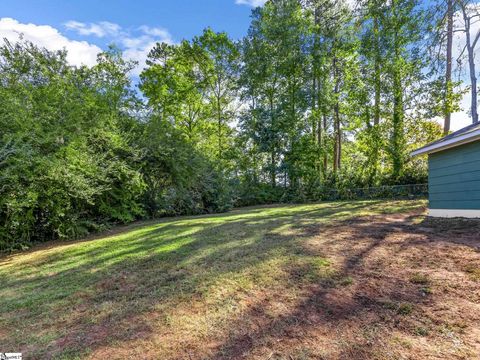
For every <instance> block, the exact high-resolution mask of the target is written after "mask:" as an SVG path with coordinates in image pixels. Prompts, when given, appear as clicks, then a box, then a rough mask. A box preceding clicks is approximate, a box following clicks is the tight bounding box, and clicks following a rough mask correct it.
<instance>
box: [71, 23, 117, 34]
mask: <svg viewBox="0 0 480 360" xmlns="http://www.w3.org/2000/svg"><path fill="white" fill-rule="evenodd" d="M65 27H66V28H67V29H68V30H72V31H76V32H77V33H78V34H80V35H86V36H88V35H94V36H97V37H100V38H102V37H105V36H107V35H110V36H118V35H119V34H120V29H121V28H120V25H118V24H114V23H111V22H108V21H101V22H99V23H89V24H86V23H82V22H79V21H74V20H70V21H68V22H66V23H65Z"/></svg>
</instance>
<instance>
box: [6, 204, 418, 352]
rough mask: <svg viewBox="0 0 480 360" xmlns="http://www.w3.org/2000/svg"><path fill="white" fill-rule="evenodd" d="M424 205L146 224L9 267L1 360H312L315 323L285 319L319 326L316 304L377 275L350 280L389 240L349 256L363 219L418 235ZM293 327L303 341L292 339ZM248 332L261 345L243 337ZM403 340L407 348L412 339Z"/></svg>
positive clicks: (10, 262) (47, 249)
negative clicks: (7, 356) (4, 359)
mask: <svg viewBox="0 0 480 360" xmlns="http://www.w3.org/2000/svg"><path fill="white" fill-rule="evenodd" d="M424 206H425V203H424V202H423V201H408V202H407V201H391V202H385V201H372V202H338V203H322V204H311V205H300V206H299V205H295V206H294V205H287V206H271V207H253V208H245V209H239V210H235V211H232V212H230V213H226V214H220V215H208V216H197V217H179V218H169V219H162V220H159V221H156V222H147V223H139V224H135V225H132V226H129V227H126V228H124V229H120V231H117V232H116V233H115V234H111V235H109V234H106V235H104V236H99V237H97V238H95V239H87V240H85V241H79V242H66V243H59V242H55V243H51V244H45V245H41V246H39V247H38V248H35V249H32V250H31V251H28V252H25V253H17V254H13V255H9V256H4V257H2V258H0V344H1V348H0V351H11V352H16V351H22V352H23V353H24V356H25V358H34V359H44V358H65V359H74V358H89V357H90V358H95V359H96V358H109V359H110V358H135V357H136V358H151V359H160V358H162V359H167V358H171V359H179V358H185V359H189V358H191V359H197V358H240V357H243V356H245V357H246V358H256V356H258V358H266V357H268V356H269V355H271V356H272V358H275V356H277V357H278V358H283V357H281V356H283V355H282V354H288V356H292V358H295V359H297V358H302V357H301V356H304V357H303V358H313V355H311V354H313V353H312V351H315V350H312V342H311V341H313V340H312V339H315V338H316V337H318V336H320V335H319V334H317V333H315V334H314V333H310V331H311V329H310V328H309V326H308V324H303V322H300V323H299V324H297V325H298V326H297V325H296V324H295V323H290V322H289V321H291V322H295V321H296V320H294V319H296V318H299V316H298V314H297V315H295V316H293V315H292V316H291V319H290V318H288V319H284V316H285V314H296V312H298V311H305V318H307V317H310V316H311V317H312V320H311V321H312V322H313V321H315V320H314V315H315V314H313V313H312V311H311V309H310V305H311V304H310V302H309V301H312V300H311V299H315V296H317V295H318V292H319V291H322V292H324V291H328V292H329V293H328V294H325V296H326V295H328V296H335V297H338V298H339V299H340V298H342V297H341V292H342V291H353V290H348V289H349V288H352V289H353V287H355V286H358V285H359V281H360V280H359V279H360V277H361V276H370V275H365V274H363V273H362V274H360V273H357V272H358V271H357V270H351V269H354V268H353V267H352V268H350V266H354V265H351V264H350V262H351V261H358V260H357V258H356V257H358V256H360V255H359V254H363V253H362V252H363V251H364V248H363V246H364V245H365V249H368V246H371V245H370V243H368V242H367V241H368V239H369V238H368V236H370V237H371V239H373V240H372V241H373V243H374V244H376V243H377V242H378V239H377V238H376V236H377V235H375V234H377V233H380V236H383V237H384V238H385V237H386V235H385V234H384V233H382V232H381V231H383V230H382V229H378V232H372V234H371V235H368V234H367V235H365V234H364V235H361V236H359V242H358V244H355V245H353V246H348V245H345V244H344V243H343V242H342V241H346V240H348V241H352V240H354V239H352V238H349V236H350V237H351V233H350V229H354V228H355V229H358V231H363V230H362V229H363V228H361V226H364V225H361V224H359V223H358V221H359V219H370V220H369V223H367V224H374V223H375V222H374V221H373V223H372V220H371V219H380V220H382V219H384V218H385V217H388V216H394V215H395V214H407V215H410V216H411V219H409V220H408V221H409V224H410V225H408V226H409V227H408V230H409V231H410V232H412V233H414V231H413V230H412V226H417V225H415V224H417V223H418V222H420V221H422V220H423V218H424V217H423V209H424ZM412 214H413V215H412ZM407 215H405V216H407ZM402 219H403V218H402ZM404 220H405V219H404ZM394 223H395V224H396V222H395V221H394ZM392 226H397V225H392ZM336 229H338V231H337V230H336ZM392 231H393V230H392ZM340 234H344V235H341V237H339V238H338V239H339V240H338V242H333V241H332V240H333V239H335V238H336V237H338V236H340ZM349 234H350V235H349ZM359 234H360V233H359ZM382 234H383V235H382ZM362 236H363V237H362ZM347 238H348V239H347ZM362 239H363V240H362ZM365 239H367V240H365ZM342 244H343V245H342ZM340 245H341V246H340ZM377 245H378V244H377ZM357 248H358V250H359V252H357V253H355V254H354V256H353V257H351V256H350V255H351V254H350V252H352V251H356V250H357ZM385 249H387V248H385ZM388 249H389V248H388ZM369 251H370V250H369ZM379 251H380V250H379ZM385 251H387V250H385ZM378 254H379V255H378V256H381V254H382V253H381V252H379V253H378ZM363 255H364V254H363ZM363 255H362V256H363ZM347 257H348V259H347ZM352 259H353V260H352ZM382 259H383V258H382ZM347 260H348V261H347ZM346 264H347V265H348V266H347V265H346ZM362 271H363V270H362ZM369 274H370V273H369ZM372 276H373V275H372ZM368 279H370V278H368ZM422 279H423V278H422ZM425 281H427V280H425ZM406 282H407V283H408V280H406ZM408 286H414V287H415V286H416V287H420V286H423V287H426V285H425V283H423V282H421V283H418V284H417V283H410V285H408ZM339 291H340V293H339ZM415 291H416V290H415ZM322 296H323V295H322ZM345 296H350V295H347V294H345ZM322 299H323V300H320V299H319V300H318V301H317V300H315V301H316V304H317V305H318V303H321V302H322V301H323V304H324V305H318V306H320V308H318V314H316V315H318V316H320V317H323V316H327V317H328V316H330V315H331V314H332V311H333V312H335V310H334V309H333V310H332V309H327V308H326V307H328V305H325V304H327V303H328V301H327V300H326V299H327V298H325V299H324V298H323V297H322ZM345 299H346V297H345ZM385 301H387V300H385ZM388 301H391V302H393V303H394V305H392V306H391V308H392V309H390V310H388V306H387V307H386V308H385V309H387V310H388V311H392V312H393V313H395V306H397V305H398V304H399V305H398V306H402V304H403V303H402V301H403V302H406V303H408V304H413V305H405V308H408V309H409V312H410V311H411V310H412V309H411V307H412V306H413V311H415V305H414V304H415V303H414V301H413V300H412V299H410V300H409V299H401V298H399V300H398V301H399V303H398V304H397V305H396V303H395V301H396V300H395V299H394V300H392V299H390V300H388ZM408 301H410V302H408ZM340 302H341V301H340ZM317 305H315V306H317ZM304 306H305V307H308V308H305V310H302V309H304ZM312 306H313V305H312ZM322 306H325V308H322ZM322 309H323V310H322ZM382 309H383V308H382ZM324 310H325V312H324ZM387 310H386V311H387ZM315 311H317V310H315ZM405 312H406V311H405ZM319 314H321V315H319ZM329 314H330V315H329ZM399 314H400V315H395V316H401V315H402V314H401V312H399ZM403 315H405V314H403ZM392 316H393V315H392ZM301 317H302V316H301ZM325 319H326V318H325ZM302 321H303V320H302ZM277 323H278V324H277ZM276 326H278V329H277V328H276ZM291 326H294V328H295V329H296V330H295V331H297V330H298V329H301V331H302V332H301V333H299V334H295V336H294V335H291V336H290V335H288V334H287V335H285V333H284V332H285V331H286V330H285V328H289V329H290V327H291ZM270 327H273V328H270ZM264 328H266V329H269V330H268V332H269V333H268V334H266V333H263V330H261V329H264ZM246 329H249V330H248V331H247V330H246ZM326 329H327V328H326ZM277 330H278V331H279V332H278V334H277ZM289 331H290V330H289ZM291 331H293V330H291ZM298 331H300V330H298ZM365 331H367V330H365ZM369 331H370V330H369ZM388 331H391V332H392V334H394V331H393V330H392V329H390V330H388ZM243 332H245V333H248V334H257V335H258V336H257V335H256V336H253V335H252V336H253V338H252V339H249V338H248V336H250V335H248V336H247V338H244V336H245V334H243ZM258 332H260V333H258ZM302 334H303V335H302ZM392 334H391V336H390V338H393V336H394V335H392ZM277 335H278V336H277ZM400 335H401V334H400ZM400 335H399V334H396V335H395V336H397V337H400V340H398V341H407V340H408V339H403V340H402V339H401V338H402V337H401V336H400ZM276 336H277V337H279V339H280V340H279V342H278V344H277V345H275V344H276V343H275V340H273V338H275V337H276ZM362 336H363V335H362ZM369 336H374V335H372V334H370V335H369ZM412 336H413V335H412ZM283 338H285V339H286V340H285V341H284V340H283ZM291 338H293V339H296V340H295V342H294V343H292V344H290V343H289V341H290V340H289V339H291ZM256 339H260V340H256ZM318 339H320V338H318ZM318 339H317V340H316V344H318V341H319V340H318ZM325 340H326V341H327V340H328V339H327V338H325ZM328 341H331V339H330V340H328ZM334 341H336V343H335V345H334V346H336V347H337V350H338V351H341V348H342V346H343V345H342V341H345V344H347V345H348V346H351V345H352V344H351V340H349V338H347V337H345V339H343V340H342V337H341V336H340V337H337V338H336V339H335V340H334ZM352 341H353V340H352ZM289 344H290V345H289ZM347 345H345V346H347ZM352 346H353V345H352ZM396 346H397V345H396ZM398 346H400V345H398ZM405 346H407V345H405ZM412 346H413V345H412ZM277 348H278V349H280V350H278V351H279V352H278V353H277V352H275V349H277ZM270 349H272V351H273V352H272V353H270ZM400 349H401V346H400ZM282 351H283V352H282ZM322 351H323V350H322ZM325 351H326V350H325ZM392 351H393V350H392ZM302 354H303V355H302ZM308 354H310V355H308ZM332 354H333V353H332ZM327 355H328V354H327ZM264 356H265V357H264ZM286 356H287V355H285V359H287V358H290V357H286ZM315 356H316V355H315ZM332 356H333V355H332Z"/></svg>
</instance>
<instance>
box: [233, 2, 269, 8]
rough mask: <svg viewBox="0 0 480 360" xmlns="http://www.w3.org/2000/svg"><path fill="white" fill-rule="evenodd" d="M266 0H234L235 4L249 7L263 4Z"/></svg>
mask: <svg viewBox="0 0 480 360" xmlns="http://www.w3.org/2000/svg"><path fill="white" fill-rule="evenodd" d="M266 2H267V0H235V4H237V5H248V6H251V7H259V6H263V5H265V3H266Z"/></svg>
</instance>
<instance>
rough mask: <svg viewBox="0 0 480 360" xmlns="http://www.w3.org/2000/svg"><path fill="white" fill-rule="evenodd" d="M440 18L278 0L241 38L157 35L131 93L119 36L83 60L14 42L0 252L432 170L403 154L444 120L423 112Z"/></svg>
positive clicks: (4, 72)
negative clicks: (90, 60)
mask: <svg viewBox="0 0 480 360" xmlns="http://www.w3.org/2000/svg"><path fill="white" fill-rule="evenodd" d="M334 4H335V5H334ZM433 22H434V18H432V17H431V16H429V12H428V9H425V7H424V6H420V4H418V3H417V1H416V0H394V1H391V2H384V1H378V0H365V1H362V2H359V3H358V5H357V7H356V8H355V9H351V8H350V7H348V6H347V5H346V4H344V3H342V2H341V1H335V2H333V1H331V0H304V1H300V0H271V1H268V2H267V4H266V5H265V6H264V7H262V8H258V9H255V10H254V11H253V13H252V22H251V26H250V29H249V31H248V35H247V36H246V37H245V38H244V39H242V40H241V41H238V42H233V41H232V40H231V39H230V38H229V37H228V35H227V34H225V33H216V32H214V31H213V30H211V29H206V30H205V31H204V32H203V34H201V35H199V36H197V37H195V38H194V39H192V40H190V41H187V40H184V41H182V42H181V43H179V44H176V45H168V44H157V45H156V46H155V47H154V48H153V49H152V50H151V52H150V54H149V57H148V61H147V64H146V67H145V69H144V71H143V72H142V74H141V76H140V80H139V86H138V90H135V89H134V87H133V86H132V85H131V83H130V77H129V71H130V70H131V69H132V67H133V66H134V64H132V63H129V62H128V61H125V60H123V59H122V54H121V53H120V51H118V50H117V49H115V48H112V49H110V50H109V51H107V52H105V53H103V54H100V55H99V57H98V62H97V65H95V66H93V67H91V68H89V67H85V66H84V67H74V66H71V65H69V64H68V62H67V61H66V54H65V52H49V51H47V50H45V49H39V48H37V47H35V46H34V45H32V44H30V43H28V42H21V43H17V44H11V43H9V42H7V41H5V43H4V44H3V46H1V48H0V129H1V130H0V131H1V133H0V170H1V173H0V249H3V250H5V249H16V248H21V247H25V246H28V245H29V244H31V243H32V242H34V241H43V240H47V239H55V238H61V239H63V238H75V237H78V236H83V235H85V234H87V233H88V232H90V231H95V230H98V229H101V228H104V227H105V226H108V225H109V224H112V223H127V222H130V221H133V220H135V219H139V218H146V217H159V216H169V215H178V214H198V213H205V212H218V211H225V210H228V209H229V208H231V207H232V206H234V205H249V204H259V203H270V202H278V201H314V200H321V199H324V198H325V197H326V196H328V194H331V192H332V190H338V191H343V190H345V189H352V188H360V187H369V186H380V185H386V184H411V183H422V182H424V181H425V176H426V164H425V160H424V159H411V158H410V157H409V152H410V151H411V150H413V149H414V148H416V147H418V146H420V145H422V144H424V143H426V142H428V141H431V140H433V139H435V138H438V137H439V136H440V135H441V132H442V129H441V127H440V126H439V125H438V124H437V123H436V122H434V121H429V120H427V118H433V117H434V116H438V115H439V114H442V111H443V109H441V107H439V109H435V108H433V107H432V106H431V102H432V101H434V100H432V99H436V98H438V96H439V93H441V91H442V90H441V89H440V90H439V89H438V86H434V85H432V84H435V81H437V82H438V79H435V78H434V76H435V75H434V74H435V72H434V71H430V69H432V62H431V61H430V60H429V59H430V57H429V56H427V52H426V51H427V49H428V48H429V47H428V45H429V44H428V41H429V39H430V38H433V37H430V36H429V33H430V32H432V31H433V30H432V29H433V27H432V26H430V25H432V24H433ZM432 108H433V109H432Z"/></svg>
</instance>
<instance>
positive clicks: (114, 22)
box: [0, 0, 265, 75]
mask: <svg viewBox="0 0 480 360" xmlns="http://www.w3.org/2000/svg"><path fill="white" fill-rule="evenodd" d="M264 2H265V0H0V38H3V37H6V38H8V39H10V40H15V39H16V38H18V34H19V33H22V34H23V36H24V37H25V38H26V39H27V40H30V41H32V42H33V43H35V44H37V45H39V46H43V47H46V48H48V49H51V50H55V49H62V48H66V49H67V50H68V52H69V60H70V61H71V62H72V63H73V64H75V65H79V64H86V65H91V64H93V63H94V61H95V57H96V53H98V52H99V51H101V50H102V49H105V48H106V47H107V46H108V45H109V44H112V43H115V44H116V45H118V46H119V47H120V48H121V49H122V50H124V52H125V56H126V57H128V58H131V59H133V60H136V61H138V62H139V63H140V66H139V67H138V68H137V69H136V74H134V75H138V73H139V72H140V70H141V67H142V66H141V65H142V64H143V63H144V61H145V57H146V55H147V53H148V51H149V49H151V48H152V47H153V45H154V44H155V43H156V42H157V41H166V42H170V43H176V42H179V41H181V40H182V39H191V38H192V37H193V36H195V35H198V34H200V33H201V32H202V30H203V29H204V28H206V27H207V26H210V27H212V28H213V29H214V30H215V31H226V32H228V34H229V35H230V36H231V37H232V38H234V39H240V38H241V37H242V36H243V35H245V34H246V32H247V29H248V26H249V22H250V13H251V9H252V8H253V7H255V6H259V5H262V4H263V3H264Z"/></svg>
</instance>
